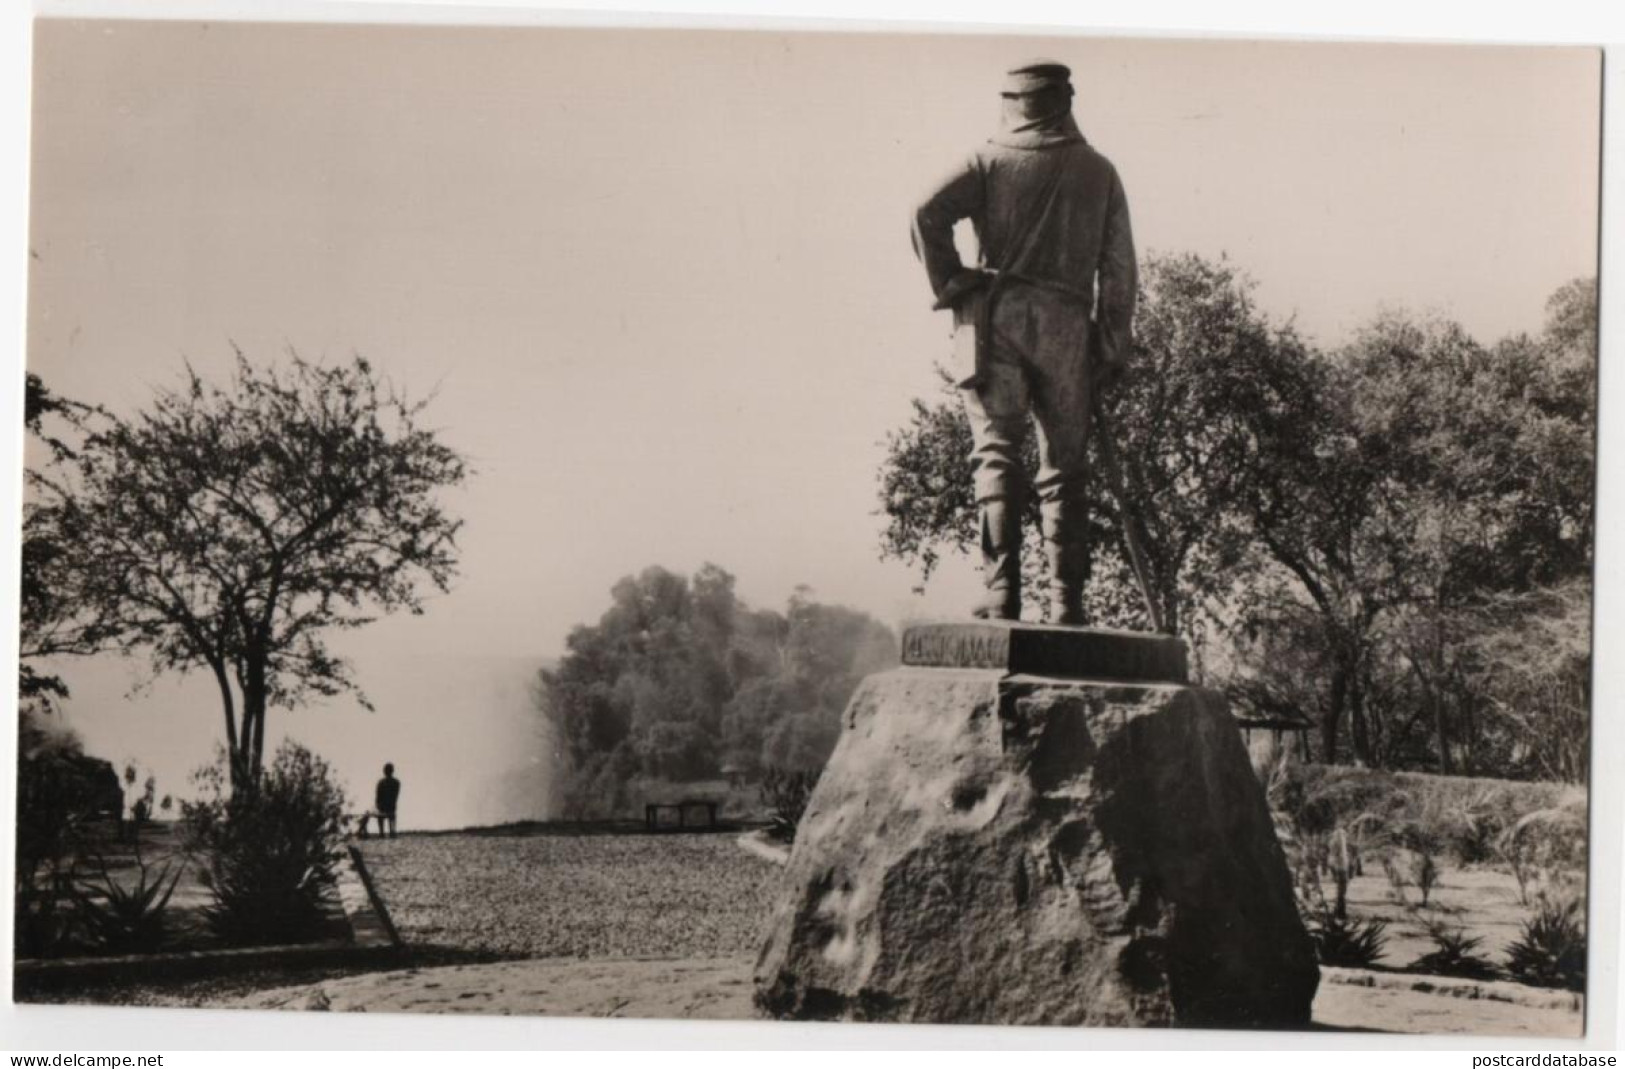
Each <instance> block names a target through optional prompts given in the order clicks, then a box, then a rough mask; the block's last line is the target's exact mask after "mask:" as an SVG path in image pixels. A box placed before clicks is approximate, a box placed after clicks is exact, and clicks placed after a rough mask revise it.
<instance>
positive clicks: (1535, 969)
mask: <svg viewBox="0 0 1625 1069" xmlns="http://www.w3.org/2000/svg"><path fill="white" fill-rule="evenodd" d="M1580 902H1581V900H1580V899H1579V898H1568V897H1565V898H1548V897H1547V896H1546V895H1544V894H1543V895H1540V896H1539V898H1538V899H1537V900H1536V903H1535V909H1534V913H1533V915H1532V916H1530V917H1529V919H1527V920H1525V921H1524V922H1523V934H1522V935H1521V936H1519V938H1518V939H1517V941H1516V942H1514V943H1513V944H1512V945H1511V946H1510V947H1508V948H1507V971H1508V972H1510V973H1511V974H1512V975H1513V976H1516V977H1517V978H1518V979H1519V980H1522V981H1523V982H1524V983H1526V984H1535V985H1537V986H1539V987H1562V988H1567V989H1568V990H1570V991H1584V990H1585V979H1586V936H1585V921H1584V919H1583V912H1582V910H1581V908H1580Z"/></svg>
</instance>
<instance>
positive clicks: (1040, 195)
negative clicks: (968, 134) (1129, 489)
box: [914, 114, 1137, 362]
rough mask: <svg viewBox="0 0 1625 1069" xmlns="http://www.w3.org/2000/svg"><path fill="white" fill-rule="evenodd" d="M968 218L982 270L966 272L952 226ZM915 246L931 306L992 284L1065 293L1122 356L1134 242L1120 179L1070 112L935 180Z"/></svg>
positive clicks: (1020, 131)
mask: <svg viewBox="0 0 1625 1069" xmlns="http://www.w3.org/2000/svg"><path fill="white" fill-rule="evenodd" d="M961 219H969V220H970V221H971V225H972V226H973V227H974V228H975V231H976V237H977V242H978V244H979V246H980V249H981V253H980V263H979V265H978V267H976V268H967V267H966V266H965V264H964V263H963V261H962V260H961V259H960V256H959V252H958V250H957V249H956V248H955V247H954V237H953V228H954V224H955V223H956V222H958V221H959V220H961ZM914 247H915V251H916V252H917V253H918V254H919V256H920V259H921V260H922V261H923V262H924V264H925V269H926V274H927V276H928V277H929V279H930V282H931V289H932V292H933V293H934V294H935V296H936V307H938V308H948V307H953V306H955V305H956V304H958V303H959V301H960V299H961V298H962V297H964V296H965V295H966V294H967V293H969V292H971V291H973V290H976V289H978V288H983V287H998V288H1000V289H1003V290H1004V291H1005V293H1006V294H1007V295H1009V296H1011V297H1016V296H1017V295H1018V293H1019V290H1020V289H1021V288H1023V287H1026V286H1036V287H1041V288H1043V289H1047V290H1050V291H1052V292H1060V293H1065V294H1068V295H1070V296H1072V297H1074V298H1075V299H1076V300H1078V301H1079V302H1080V303H1081V304H1082V305H1083V306H1084V307H1085V308H1086V309H1087V308H1092V310H1093V313H1094V318H1095V320H1096V325H1097V329H1098V338H1099V343H1100V344H1101V345H1102V346H1103V348H1104V351H1103V352H1101V353H1099V354H1096V356H1097V358H1098V359H1104V360H1109V361H1112V362H1121V361H1123V360H1126V359H1127V357H1128V347H1129V344H1130V341H1129V339H1130V333H1129V331H1130V325H1131V323H1132V320H1133V317H1134V298H1135V287H1136V284H1137V276H1136V267H1135V259H1134V237H1133V233H1132V230H1131V228H1130V225H1129V211H1128V201H1127V199H1126V197H1125V196H1124V193H1123V184H1122V181H1121V180H1120V179H1119V178H1118V175H1117V169H1116V168H1115V167H1113V166H1112V163H1111V161H1110V160H1108V159H1107V158H1106V157H1105V156H1103V155H1101V154H1100V153H1099V152H1097V151H1095V149H1094V148H1093V147H1092V146H1090V145H1089V143H1088V142H1087V141H1086V140H1085V139H1084V137H1083V135H1082V134H1081V133H1079V132H1078V128H1077V125H1076V123H1075V122H1074V121H1073V120H1072V117H1071V115H1070V114H1067V115H1064V116H1063V117H1061V118H1060V119H1059V120H1058V121H1050V122H1041V123H1034V124H1030V125H1029V126H1027V127H1020V128H1017V129H1016V130H1013V131H1009V132H1007V133H1004V134H1001V135H1000V136H998V137H995V138H993V139H991V140H989V142H988V143H987V145H986V146H984V147H983V148H981V149H979V150H978V151H977V152H975V153H974V154H972V155H971V157H970V159H969V160H968V161H967V162H966V163H965V164H964V165H963V166H962V167H960V168H958V169H956V170H955V171H953V172H952V173H951V174H949V175H948V177H947V178H946V179H945V180H944V181H942V182H941V183H940V184H939V185H938V186H937V187H936V188H935V189H934V190H933V191H932V193H931V194H930V196H928V197H927V198H926V199H925V201H924V203H922V204H921V205H920V207H919V208H918V210H917V211H916V212H915V215H914Z"/></svg>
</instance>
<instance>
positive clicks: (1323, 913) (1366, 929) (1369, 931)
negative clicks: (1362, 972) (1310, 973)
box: [1309, 907, 1388, 969]
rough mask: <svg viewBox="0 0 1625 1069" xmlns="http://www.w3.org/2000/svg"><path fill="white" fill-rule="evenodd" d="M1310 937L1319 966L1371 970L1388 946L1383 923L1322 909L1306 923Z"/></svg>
mask: <svg viewBox="0 0 1625 1069" xmlns="http://www.w3.org/2000/svg"><path fill="white" fill-rule="evenodd" d="M1309 936H1310V938H1311V939H1313V940H1314V941H1315V953H1316V955H1317V956H1319V958H1320V962H1321V964H1322V965H1342V966H1345V967H1348V968H1352V969H1366V968H1370V967H1371V966H1372V965H1373V964H1374V963H1375V962H1376V961H1377V959H1378V958H1381V957H1382V956H1383V952H1384V948H1385V947H1387V945H1388V924H1387V922H1386V921H1381V920H1377V919H1376V918H1372V919H1371V920H1359V919H1357V918H1355V917H1352V916H1345V915H1343V914H1340V913H1339V912H1338V911H1337V910H1335V909H1326V908H1324V907H1323V908H1321V909H1320V910H1318V911H1317V912H1316V913H1315V914H1314V916H1312V917H1311V918H1310V919H1309Z"/></svg>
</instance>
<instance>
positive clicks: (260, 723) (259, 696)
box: [243, 650, 265, 775]
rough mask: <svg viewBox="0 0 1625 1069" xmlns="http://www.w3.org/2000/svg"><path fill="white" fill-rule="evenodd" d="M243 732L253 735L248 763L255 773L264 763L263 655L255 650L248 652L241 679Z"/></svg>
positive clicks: (249, 746)
mask: <svg viewBox="0 0 1625 1069" xmlns="http://www.w3.org/2000/svg"><path fill="white" fill-rule="evenodd" d="M243 719H244V734H251V735H252V736H253V737H252V738H251V739H249V740H247V742H248V753H249V760H250V762H251V763H250V765H249V767H250V768H252V769H253V770H254V773H255V775H258V774H259V771H260V769H261V768H262V767H263V766H264V764H265V657H264V655H263V654H261V653H259V652H258V651H257V650H256V651H250V652H249V654H248V672H247V678H246V679H245V680H244V681H243Z"/></svg>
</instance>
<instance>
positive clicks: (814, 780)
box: [762, 768, 818, 843]
mask: <svg viewBox="0 0 1625 1069" xmlns="http://www.w3.org/2000/svg"><path fill="white" fill-rule="evenodd" d="M817 785H818V773H817V772H811V771H801V772H791V771H788V770H786V769H782V768H770V769H768V770H767V771H766V772H764V773H763V774H762V800H763V801H765V802H766V803H767V804H768V808H769V809H770V810H771V811H772V813H771V819H772V822H773V823H772V826H771V827H770V828H769V829H768V833H769V834H770V835H772V836H773V837H774V838H775V839H778V840H779V841H781V842H786V843H788V842H794V841H795V837H796V829H797V828H798V827H800V825H801V817H802V815H803V814H805V813H806V812H807V802H808V801H809V800H810V799H811V798H812V792H813V788H814V787H815V786H817Z"/></svg>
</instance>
